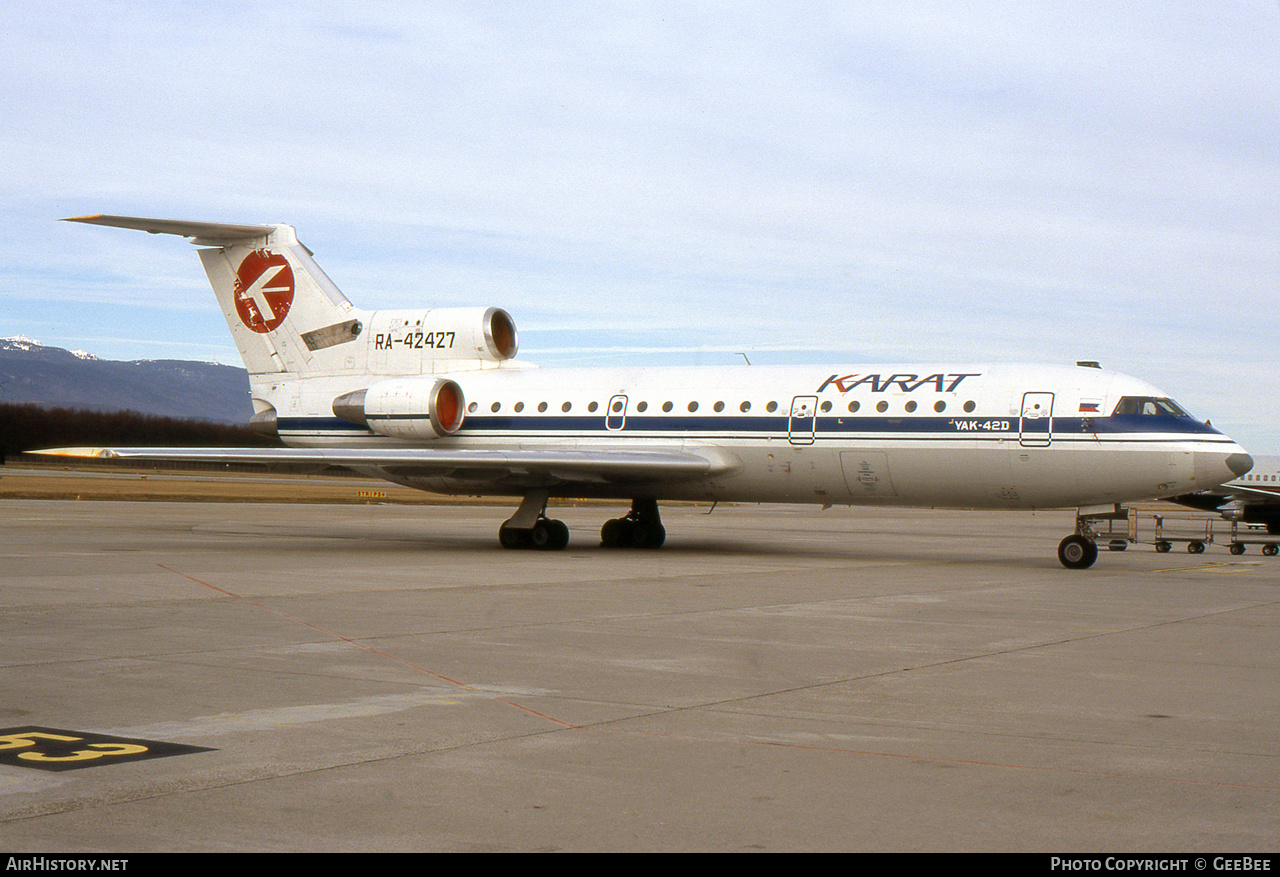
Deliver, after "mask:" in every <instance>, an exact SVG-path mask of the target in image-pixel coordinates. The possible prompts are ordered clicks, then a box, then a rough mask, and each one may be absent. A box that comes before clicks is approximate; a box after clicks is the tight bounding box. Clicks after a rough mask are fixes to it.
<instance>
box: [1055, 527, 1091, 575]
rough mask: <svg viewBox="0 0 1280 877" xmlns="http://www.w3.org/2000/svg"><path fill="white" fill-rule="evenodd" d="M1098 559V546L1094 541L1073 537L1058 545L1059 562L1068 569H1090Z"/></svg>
mask: <svg viewBox="0 0 1280 877" xmlns="http://www.w3.org/2000/svg"><path fill="white" fill-rule="evenodd" d="M1097 559H1098V546H1097V544H1096V543H1095V542H1094V541H1093V540H1092V539H1086V538H1085V537H1084V536H1080V535H1071V536H1068V537H1067V538H1065V539H1063V540H1062V541H1061V542H1059V543H1058V560H1060V561H1062V565H1063V566H1065V567H1066V568H1067V569H1088V568H1089V567H1091V566H1093V562H1094V561H1095V560H1097Z"/></svg>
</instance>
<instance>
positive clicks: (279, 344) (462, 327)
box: [67, 215, 518, 422]
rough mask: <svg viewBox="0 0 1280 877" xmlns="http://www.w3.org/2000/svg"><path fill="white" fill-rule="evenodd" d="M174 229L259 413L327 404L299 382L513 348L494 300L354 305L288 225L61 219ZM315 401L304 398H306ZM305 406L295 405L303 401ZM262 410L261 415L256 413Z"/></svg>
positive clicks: (508, 322) (374, 373)
mask: <svg viewBox="0 0 1280 877" xmlns="http://www.w3.org/2000/svg"><path fill="white" fill-rule="evenodd" d="M67 221H70V222H86V223H91V224H93V225H107V226H114V227H116V228H131V229H137V230H139V231H146V232H150V233H152V234H174V235H180V236H182V237H187V238H190V239H191V243H192V244H194V245H195V246H197V247H200V248H201V249H200V250H199V254H200V261H201V262H202V263H204V270H205V273H206V274H207V275H208V277H209V283H210V284H211V285H212V286H213V291H214V293H215V294H216V295H217V299H218V305H219V307H221V308H222V314H223V316H224V317H225V318H226V320H227V326H228V327H229V328H230V329H231V336H232V337H233V338H234V339H235V342H236V347H237V349H238V350H239V351H240V357H241V359H242V360H243V361H244V364H245V367H246V368H247V369H248V371H249V379H250V385H251V387H252V391H253V398H254V409H255V412H256V414H255V421H258V422H264V421H268V420H270V421H273V420H274V417H275V414H276V411H277V409H279V411H280V413H281V414H282V415H285V413H286V410H290V413H295V414H301V413H305V412H304V411H302V410H301V408H307V407H315V406H316V405H320V407H322V408H325V407H327V406H328V404H329V403H327V402H324V403H323V405H321V402H322V401H323V400H321V399H319V397H317V396H315V393H316V392H321V395H324V394H328V398H332V393H331V392H330V391H329V390H328V387H332V386H334V382H332V381H325V382H324V383H325V385H326V389H325V390H324V391H319V388H316V389H314V390H312V391H310V392H308V391H307V390H306V389H303V388H301V387H300V386H299V384H300V383H303V382H306V379H310V378H328V379H336V383H337V384H338V385H340V386H341V389H343V390H344V391H355V390H360V389H362V388H365V387H368V386H369V385H370V384H371V383H372V382H374V381H377V380H379V379H383V378H394V377H401V376H407V375H430V374H436V373H446V372H447V373H456V372H460V371H471V370H475V369H484V368H494V367H498V366H500V365H502V364H503V363H505V362H507V361H508V360H511V359H512V358H513V357H514V356H515V354H516V349H517V347H518V335H517V333H516V327H515V323H514V322H513V321H512V319H511V317H510V315H508V314H507V312H506V311H504V310H502V309H500V308H417V309H409V310H378V311H365V310H361V309H359V308H357V307H355V306H353V305H352V304H351V302H350V301H348V300H347V297H346V296H345V295H343V294H342V292H341V291H340V290H339V289H338V287H337V285H335V284H334V282H333V281H332V280H330V279H329V276H328V275H327V274H325V273H324V271H323V270H321V268H320V266H319V265H318V264H316V261H315V259H314V258H313V257H312V253H311V251H310V250H309V249H307V248H306V247H305V246H304V245H303V244H301V243H300V242H299V241H298V236H297V234H296V232H295V231H294V229H293V226H290V225H284V224H275V225H234V224H229V223H220V222H190V221H186V220H172V219H147V218H144V217H137V216H104V215H94V216H77V217H72V218H71V219H69V220H67ZM307 397H313V398H315V399H317V400H318V401H316V402H315V405H309V404H308V403H307V402H306V401H305V400H306V398H307ZM299 406H301V408H299ZM259 415H262V417H259Z"/></svg>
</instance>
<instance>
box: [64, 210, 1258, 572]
mask: <svg viewBox="0 0 1280 877" xmlns="http://www.w3.org/2000/svg"><path fill="white" fill-rule="evenodd" d="M71 221H75V222H87V223H93V224H96V225H108V226H117V227H120V228H131V229H138V230H141V231H147V232H151V233H153V234H154V233H164V234H174V235H180V236H183V237H188V238H191V242H192V243H193V244H195V245H196V246H198V247H202V249H200V250H199V254H200V260H201V261H202V262H203V263H204V268H205V272H206V273H207V274H208V276H209V281H210V283H212V285H213V289H214V292H215V293H216V294H217V298H218V302H219V304H220V305H221V307H222V311H223V314H224V315H225V316H226V319H227V324H228V325H229V326H230V327H231V334H232V336H233V337H234V338H235V341H236V345H237V347H238V348H239V350H240V354H241V356H242V357H243V358H244V362H245V365H246V366H247V367H248V370H249V375H250V385H251V387H252V393H253V405H254V410H255V412H256V413H255V414H254V416H253V423H254V424H255V425H257V427H258V428H260V429H261V430H263V431H267V432H272V433H275V434H277V435H278V436H279V437H280V439H281V440H282V441H283V442H284V444H286V445H288V446H289V447H288V448H281V449H268V450H260V449H240V448H217V449H178V448H120V449H114V450H101V451H98V452H99V453H102V454H104V455H109V456H119V457H135V458H146V459H164V460H216V461H225V462H241V463H243V462H250V463H261V464H268V465H269V464H316V465H333V466H344V467H348V468H351V469H354V470H358V471H361V472H366V473H369V474H371V475H375V476H378V477H381V478H385V479H387V480H390V481H393V482H396V483H399V484H404V485H408V486H410V487H415V488H421V489H424V490H431V491H436V492H441V493H448V494H472V495H475V494H487V495H509V496H519V497H522V498H523V499H522V501H521V503H520V505H519V508H518V509H517V511H516V513H515V514H514V515H513V516H512V517H511V518H510V519H509V520H507V521H506V522H505V523H503V524H502V526H501V527H500V528H499V531H498V537H499V541H500V543H501V544H502V545H503V546H504V547H507V548H525V547H534V548H563V547H564V546H565V545H566V544H568V540H569V531H568V528H567V527H566V526H565V525H564V524H563V523H562V522H560V521H556V520H551V519H549V518H547V517H546V506H547V500H548V499H549V498H551V497H606V498H614V499H623V500H630V501H631V510H630V512H629V513H628V514H627V515H626V516H624V517H621V518H615V519H613V520H609V521H606V522H605V524H604V526H603V528H602V530H601V542H602V544H603V545H606V546H627V547H637V548H639V547H657V546H659V545H661V544H662V542H663V540H664V538H665V531H664V529H663V527H662V523H661V520H660V518H659V513H658V504H657V503H658V500H702V501H708V502H725V501H733V502H785V503H816V504H820V505H822V506H824V507H827V506H833V505H850V506H852V505H895V506H924V507H950V508H980V509H1037V508H1060V507H1069V506H1078V507H1080V509H1079V512H1078V516H1077V520H1076V531H1075V532H1074V533H1073V534H1071V535H1069V536H1067V537H1066V538H1065V539H1063V540H1062V544H1061V545H1060V546H1059V549H1058V556H1059V559H1060V560H1061V561H1062V563H1063V564H1064V565H1066V566H1068V567H1072V568H1081V567H1087V566H1089V565H1091V564H1092V563H1093V562H1094V560H1095V559H1096V557H1097V548H1096V546H1095V544H1094V539H1093V534H1092V532H1091V530H1090V528H1089V525H1088V521H1089V517H1088V516H1089V514H1091V513H1099V514H1101V513H1103V512H1106V511H1115V505H1114V504H1117V503H1122V502H1126V501H1130V500H1138V499H1145V498H1149V497H1157V496H1170V495H1173V494H1183V493H1191V492H1195V491H1200V490H1205V489H1208V488H1211V487H1214V486H1216V485H1218V484H1221V483H1222V482H1224V481H1227V480H1228V479H1231V478H1234V477H1236V476H1238V475H1241V474H1243V473H1244V472H1247V471H1248V469H1249V467H1250V466H1251V465H1252V461H1251V460H1250V458H1249V456H1248V454H1247V453H1245V451H1244V449H1242V448H1241V447H1240V446H1239V445H1237V444H1236V443H1235V442H1233V441H1232V440H1231V439H1230V438H1228V437H1226V436H1225V435H1223V434H1222V433H1220V432H1218V431H1217V430H1216V429H1213V428H1212V427H1210V426H1208V425H1206V424H1204V423H1201V422H1200V421H1198V420H1196V419H1195V418H1193V417H1191V416H1189V415H1188V414H1187V413H1186V412H1185V411H1183V410H1182V408H1180V407H1179V406H1178V405H1177V404H1175V403H1174V402H1172V401H1171V400H1170V399H1169V398H1168V396H1167V394H1166V393H1164V392H1162V391H1160V390H1158V389H1156V388H1155V387H1153V386H1151V385H1150V384H1147V383H1144V382H1143V381H1139V380H1136V379H1134V378H1131V377H1127V376H1125V375H1121V374H1116V373H1113V372H1108V371H1103V370H1101V369H1099V368H1097V367H1084V366H1074V367H1055V366H1040V365H1008V364H1003V365H1001V364H987V363H983V364H969V363H953V362H939V363H929V364H910V365H883V364H877V365H842V366H835V367H831V366H828V367H820V366H793V367H785V368H766V367H760V366H750V365H740V366H729V367H719V368H627V369H549V368H548V369H543V368H537V367H534V366H532V365H530V364H528V363H525V362H521V361H519V360H517V359H515V355H516V348H517V334H516V327H515V324H514V322H513V321H512V319H511V317H510V316H509V315H508V314H507V312H506V311H503V310H501V309H498V308H483V307H480V308H423V309H417V310H381V311H365V310H360V309H358V308H355V307H354V306H352V304H351V303H350V302H349V301H347V299H346V297H345V296H343V294H342V293H341V292H339V291H338V288H337V287H336V286H335V285H334V284H333V282H332V281H331V280H330V279H329V278H328V277H327V276H326V275H325V274H324V272H323V271H321V270H320V267H319V266H318V265H317V264H316V263H315V261H314V260H313V259H312V254H311V251H310V250H308V249H307V248H306V247H304V246H303V245H302V244H300V243H299V242H298V239H297V236H296V234H295V232H294V229H293V228H292V227H291V226H288V225H229V224H223V223H208V222H186V221H175V220H161V219H144V218H140V217H125V216H82V217H75V218H73V219H72V220H71ZM73 450H75V449H62V452H64V453H66V452H71V451H73ZM81 452H83V451H81Z"/></svg>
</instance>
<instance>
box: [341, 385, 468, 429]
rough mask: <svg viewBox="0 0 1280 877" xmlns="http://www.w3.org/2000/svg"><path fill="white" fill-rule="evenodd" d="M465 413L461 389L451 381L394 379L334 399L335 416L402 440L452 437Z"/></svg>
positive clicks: (460, 424)
mask: <svg viewBox="0 0 1280 877" xmlns="http://www.w3.org/2000/svg"><path fill="white" fill-rule="evenodd" d="M465 410H466V403H465V401H464V399H463V396H462V388H461V387H459V386H458V385H457V383H456V382H454V381H451V380H449V379H448V378H428V377H410V378H393V379H391V380H387V381H378V382H377V383H376V384H374V385H373V386H371V387H369V388H368V389H367V390H356V391H354V392H351V393H344V394H342V395H341V396H339V397H338V398H337V399H334V400H333V413H334V414H335V415H336V416H338V417H341V418H342V419H343V420H345V421H347V422H348V423H357V424H359V425H360V426H367V427H368V428H369V429H370V430H372V431H373V432H376V433H377V434H378V435H385V436H388V437H390V438H399V439H436V438H441V437H442V436H446V435H453V434H454V433H455V432H457V431H458V428H459V427H460V426H462V418H463V414H464V412H465Z"/></svg>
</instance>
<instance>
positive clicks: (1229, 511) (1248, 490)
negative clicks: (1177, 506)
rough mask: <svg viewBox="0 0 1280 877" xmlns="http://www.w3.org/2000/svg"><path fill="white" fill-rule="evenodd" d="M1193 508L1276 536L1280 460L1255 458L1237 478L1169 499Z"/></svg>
mask: <svg viewBox="0 0 1280 877" xmlns="http://www.w3.org/2000/svg"><path fill="white" fill-rule="evenodd" d="M1169 499H1171V500H1172V501H1173V502H1178V503H1182V504H1183V505H1185V506H1190V507H1191V508H1193V509H1201V510H1202V511H1206V512H1218V513H1219V514H1221V515H1222V516H1223V517H1224V518H1226V519H1227V520H1228V521H1239V522H1241V523H1244V524H1259V525H1261V526H1264V527H1266V528H1267V532H1268V533H1270V534H1271V535H1272V536H1280V457H1271V456H1264V455H1261V454H1260V455H1258V456H1256V457H1254V458H1253V468H1252V469H1250V470H1249V471H1248V472H1247V473H1245V474H1243V475H1241V476H1240V477H1238V478H1236V479H1234V480H1232V481H1228V482H1227V483H1226V484H1222V485H1220V486H1218V487H1212V488H1210V489H1208V490H1203V491H1200V492H1199V493H1191V494H1182V495H1180V496H1171V497H1169Z"/></svg>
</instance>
